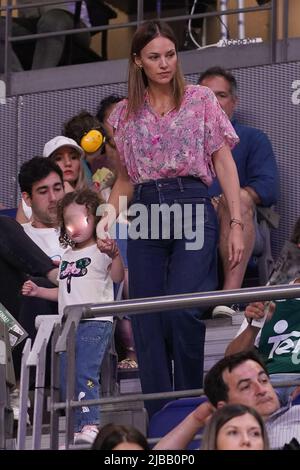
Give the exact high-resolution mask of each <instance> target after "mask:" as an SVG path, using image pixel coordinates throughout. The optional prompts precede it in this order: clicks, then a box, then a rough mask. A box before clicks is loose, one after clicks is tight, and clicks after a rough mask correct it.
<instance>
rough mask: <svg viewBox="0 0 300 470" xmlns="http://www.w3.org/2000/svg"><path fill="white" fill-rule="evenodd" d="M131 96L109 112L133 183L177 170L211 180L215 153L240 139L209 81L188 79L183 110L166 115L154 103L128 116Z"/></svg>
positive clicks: (146, 103)
mask: <svg viewBox="0 0 300 470" xmlns="http://www.w3.org/2000/svg"><path fill="white" fill-rule="evenodd" d="M126 110H127V100H122V101H120V102H119V103H117V105H116V106H115V108H114V110H113V112H112V113H111V115H110V117H109V122H110V124H111V125H112V126H113V127H114V129H115V136H114V138H115V142H116V145H117V148H118V151H119V153H120V158H121V161H122V162H123V163H124V164H125V165H126V168H127V171H128V175H129V177H130V178H131V180H132V182H133V183H142V182H144V181H148V180H156V179H160V178H174V177H177V176H195V177H199V178H200V179H201V180H202V181H203V182H204V183H205V184H207V185H208V186H209V185H210V184H211V183H212V180H213V178H214V176H215V172H214V168H213V162H212V154H213V153H214V152H215V151H217V150H219V149H220V148H221V147H222V146H224V145H225V144H227V145H229V147H230V148H232V147H234V145H235V144H237V143H238V141H239V139H238V136H237V135H236V133H235V131H234V129H233V127H232V125H231V123H230V121H229V119H228V117H227V116H226V114H225V113H224V111H223V110H222V109H221V107H220V105H219V103H218V101H217V99H216V97H215V95H214V93H213V92H212V91H211V90H210V89H209V88H207V87H203V86H199V85H188V86H187V87H186V90H185V94H184V98H183V101H182V104H181V107H180V109H179V110H177V109H175V108H174V109H172V110H171V111H169V112H168V113H166V114H165V115H164V116H160V115H159V114H157V113H156V112H155V111H154V110H153V109H152V108H151V106H150V104H149V99H148V95H147V93H146V95H145V101H144V105H143V106H142V108H141V109H140V110H139V111H138V112H137V113H136V114H135V115H134V116H132V117H131V118H130V119H126Z"/></svg>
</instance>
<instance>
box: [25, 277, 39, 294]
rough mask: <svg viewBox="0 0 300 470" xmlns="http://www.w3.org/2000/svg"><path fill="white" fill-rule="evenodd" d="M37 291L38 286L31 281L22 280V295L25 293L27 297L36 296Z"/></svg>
mask: <svg viewBox="0 0 300 470" xmlns="http://www.w3.org/2000/svg"><path fill="white" fill-rule="evenodd" d="M37 293H38V286H37V285H36V284H35V283H34V282H32V281H30V280H29V281H26V282H24V284H23V286H22V295H26V296H28V297H36V296H37Z"/></svg>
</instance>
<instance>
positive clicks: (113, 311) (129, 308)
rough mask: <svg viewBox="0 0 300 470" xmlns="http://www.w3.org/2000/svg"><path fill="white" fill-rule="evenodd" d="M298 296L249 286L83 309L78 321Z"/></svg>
mask: <svg viewBox="0 0 300 470" xmlns="http://www.w3.org/2000/svg"><path fill="white" fill-rule="evenodd" d="M295 297H300V285H299V284H298V285H286V284H283V285H279V286H264V287H249V288H244V289H234V290H227V291H223V292H220V291H212V292H205V293H193V294H178V295H167V296H161V297H150V298H143V299H133V300H122V301H119V302H109V303H102V304H94V305H89V306H87V307H83V312H82V318H91V317H104V316H107V315H114V316H118V314H120V315H122V314H123V315H124V314H128V313H130V315H136V314H139V313H152V312H161V311H166V310H176V309H179V308H192V307H208V306H212V305H219V304H234V303H246V302H253V301H259V300H280V299H285V298H295ZM70 314H72V307H66V308H65V310H64V316H65V315H70Z"/></svg>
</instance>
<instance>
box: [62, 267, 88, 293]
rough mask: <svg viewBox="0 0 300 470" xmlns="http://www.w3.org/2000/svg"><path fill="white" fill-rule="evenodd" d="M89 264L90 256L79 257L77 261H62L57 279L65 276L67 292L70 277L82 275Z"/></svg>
mask: <svg viewBox="0 0 300 470" xmlns="http://www.w3.org/2000/svg"><path fill="white" fill-rule="evenodd" d="M89 264H91V258H81V259H79V260H77V261H72V262H70V263H69V262H68V261H63V262H62V264H61V270H60V275H59V279H66V278H67V292H68V294H70V293H71V279H72V277H82V276H85V275H86V274H87V272H88V270H87V269H86V267H87V266H88V265H89Z"/></svg>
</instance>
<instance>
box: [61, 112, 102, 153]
mask: <svg viewBox="0 0 300 470" xmlns="http://www.w3.org/2000/svg"><path fill="white" fill-rule="evenodd" d="M92 129H98V130H100V131H101V133H102V134H103V135H104V136H105V137H106V132H105V129H104V127H103V126H102V125H101V123H100V122H99V120H98V119H97V117H95V116H93V115H92V114H91V113H89V112H88V111H85V110H83V111H81V112H80V113H79V114H76V116H73V117H72V118H71V119H69V121H67V122H65V124H64V128H63V134H64V135H65V136H66V137H70V138H71V139H74V140H75V141H76V142H77V144H79V145H80V142H81V139H82V137H83V136H84V135H85V134H87V133H88V132H89V131H91V130H92Z"/></svg>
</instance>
